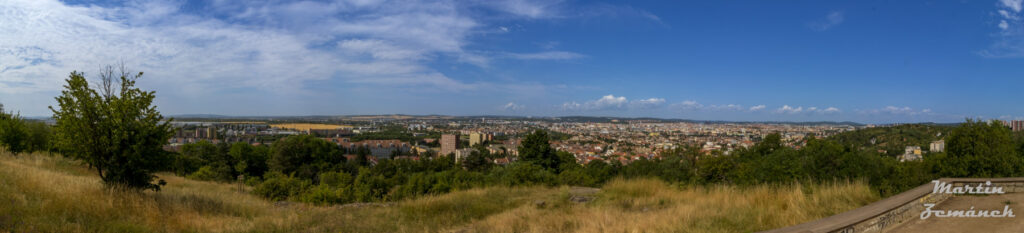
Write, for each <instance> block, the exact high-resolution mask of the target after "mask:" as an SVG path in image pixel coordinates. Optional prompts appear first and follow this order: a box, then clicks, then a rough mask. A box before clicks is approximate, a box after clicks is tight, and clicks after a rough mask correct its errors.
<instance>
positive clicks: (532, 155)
mask: <svg viewBox="0 0 1024 233" xmlns="http://www.w3.org/2000/svg"><path fill="white" fill-rule="evenodd" d="M549 140H550V138H549V137H548V133H547V132H546V131H544V130H539V129H538V130H536V131H533V133H531V134H527V135H526V137H524V138H523V141H522V144H521V145H520V146H519V160H520V161H523V162H529V163H533V164H536V165H538V166H540V167H542V168H544V169H548V170H556V169H558V165H559V164H560V162H561V159H559V158H558V155H557V154H556V153H555V149H554V148H551V144H550V142H548V141H549Z"/></svg>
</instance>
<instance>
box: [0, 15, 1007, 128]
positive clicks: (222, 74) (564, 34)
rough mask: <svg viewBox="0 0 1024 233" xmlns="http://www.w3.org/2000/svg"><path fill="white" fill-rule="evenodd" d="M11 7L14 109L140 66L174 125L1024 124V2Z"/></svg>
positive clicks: (5, 46)
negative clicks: (338, 119) (384, 120)
mask: <svg viewBox="0 0 1024 233" xmlns="http://www.w3.org/2000/svg"><path fill="white" fill-rule="evenodd" d="M787 3H788V4H780V3H778V2H763V1H737V2H721V1H707V2H689V1H687V2H678V1H601V2H598V1H532V0H495V1H482V0H465V1H429V2H422V1H388V0H361V1H244V2H234V1H176V0H132V1H56V0H0V12H4V13H3V14H0V35H2V36H0V103H2V104H3V105H4V107H5V110H6V111H16V112H20V113H21V114H22V115H25V116H48V115H49V114H50V112H49V110H48V109H47V106H50V105H55V101H54V100H53V97H55V96H57V95H58V94H59V93H60V90H61V88H62V86H63V84H64V83H63V80H64V78H66V77H67V76H68V74H69V73H70V72H71V71H73V70H78V71H83V72H85V73H86V74H87V75H88V76H90V77H94V76H95V74H96V73H97V72H98V71H99V69H100V66H103V65H110V64H114V63H117V62H119V61H123V62H124V63H125V64H126V65H127V66H128V67H129V68H131V69H133V70H135V71H143V72H145V75H144V76H143V78H142V79H141V80H140V81H139V82H138V85H139V86H140V87H142V88H144V89H147V90H154V91H156V92H157V99H156V105H157V106H158V107H159V110H160V111H161V112H163V113H164V114H165V115H179V114H218V115H229V116H253V115H272V116H302V115H361V114H366V115H373V114H410V115H430V114H437V115H455V116H467V115H508V116H537V117H547V116H575V115H579V116H613V117H656V118H666V119H692V120H709V121H716V120H721V121H792V122H804V121H836V122H840V121H853V122H859V123H900V122H940V123H942V122H958V121H962V120H963V119H965V118H983V119H1002V120H1013V119H1024V108H1022V107H1021V105H1020V104H1019V103H1017V102H1018V101H1019V100H1021V99H1024V91H1022V87H1024V68H1022V67H1024V9H1022V1H1021V0H990V1H970V2H952V1H950V2H926V1H897V2H883V1H846V2H814V1H808V2H787Z"/></svg>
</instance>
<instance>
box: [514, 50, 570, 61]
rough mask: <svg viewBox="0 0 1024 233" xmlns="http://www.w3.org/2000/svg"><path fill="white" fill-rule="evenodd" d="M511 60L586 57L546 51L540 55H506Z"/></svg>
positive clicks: (539, 53) (564, 52)
mask: <svg viewBox="0 0 1024 233" xmlns="http://www.w3.org/2000/svg"><path fill="white" fill-rule="evenodd" d="M505 55H506V56H507V57H509V58H513V59H520V60H571V59H578V58H583V57H586V56H584V55H582V54H578V53H573V52H566V51H545V52H538V53H505Z"/></svg>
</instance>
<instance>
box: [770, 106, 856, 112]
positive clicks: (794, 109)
mask: <svg viewBox="0 0 1024 233" xmlns="http://www.w3.org/2000/svg"><path fill="white" fill-rule="evenodd" d="M840 112H842V111H841V110H839V108H836V107H827V108H824V109H821V108H818V107H807V108H804V107H803V106H797V107H792V106H789V105H782V107H781V108H778V109H776V110H775V113H779V114H797V113H804V114H836V113H840Z"/></svg>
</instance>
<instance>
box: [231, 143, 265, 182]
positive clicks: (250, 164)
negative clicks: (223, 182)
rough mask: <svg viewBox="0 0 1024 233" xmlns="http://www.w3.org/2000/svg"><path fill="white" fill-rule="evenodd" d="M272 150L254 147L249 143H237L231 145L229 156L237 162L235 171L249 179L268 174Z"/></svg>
mask: <svg viewBox="0 0 1024 233" xmlns="http://www.w3.org/2000/svg"><path fill="white" fill-rule="evenodd" d="M269 152H270V150H269V148H267V147H266V146H253V145H249V143H244V142H237V143H235V144H232V145H231V149H230V150H228V155H230V156H231V158H232V159H233V160H234V161H235V165H234V168H235V171H236V172H237V173H238V174H243V175H245V176H247V177H258V176H263V174H264V173H266V172H267V170H268V168H267V157H268V154H269Z"/></svg>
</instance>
